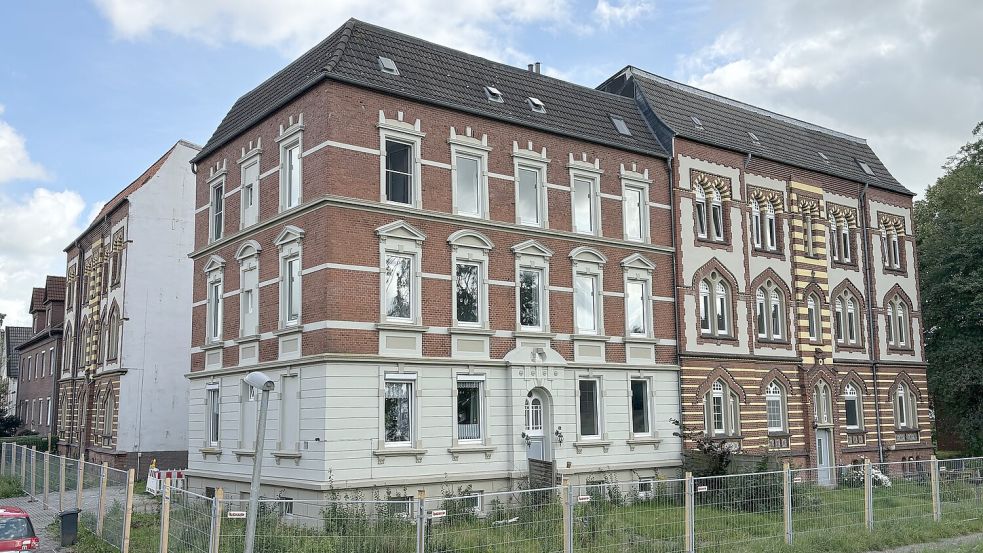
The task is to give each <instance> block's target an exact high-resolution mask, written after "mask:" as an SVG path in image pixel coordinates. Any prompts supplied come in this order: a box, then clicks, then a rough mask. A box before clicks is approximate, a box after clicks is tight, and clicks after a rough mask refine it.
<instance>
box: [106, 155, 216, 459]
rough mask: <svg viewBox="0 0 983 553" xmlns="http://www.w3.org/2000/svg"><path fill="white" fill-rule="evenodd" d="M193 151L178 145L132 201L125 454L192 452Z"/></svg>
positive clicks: (123, 395) (123, 393)
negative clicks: (189, 416) (189, 374)
mask: <svg viewBox="0 0 983 553" xmlns="http://www.w3.org/2000/svg"><path fill="white" fill-rule="evenodd" d="M195 153H197V151H196V150H195V149H193V148H191V147H189V146H186V145H184V144H183V143H178V144H177V145H176V146H175V147H174V150H173V151H172V152H171V154H170V156H169V157H168V159H167V160H166V161H165V162H164V164H163V165H162V167H161V168H160V170H159V171H158V172H157V174H155V175H154V176H153V177H152V178H151V180H150V181H148V182H147V183H146V184H145V185H144V186H143V187H141V188H140V189H139V190H137V191H136V192H134V193H133V194H131V195H130V198H129V199H130V207H129V216H128V231H127V232H128V234H127V237H126V238H127V239H128V240H130V243H129V244H128V246H127V251H126V264H125V268H126V271H125V274H124V275H123V278H124V279H125V282H124V288H125V291H126V292H125V297H124V300H123V312H124V314H125V316H126V318H127V319H128V320H126V321H125V322H124V324H123V334H122V348H123V350H122V359H121V362H122V365H123V368H125V369H128V372H127V373H126V374H125V375H124V376H123V377H122V379H121V382H120V396H119V399H120V405H119V412H120V413H121V414H125V415H126V416H120V417H119V435H118V442H117V443H118V445H117V447H118V449H119V450H120V451H135V450H140V451H181V450H185V449H187V444H188V441H187V435H188V434H187V413H188V395H187V394H188V384H187V380H186V379H185V377H184V374H185V373H187V372H188V371H189V369H190V358H189V356H188V345H189V344H190V343H191V283H192V262H191V260H190V259H189V258H188V252H190V251H191V250H192V249H193V247H194V192H195V177H194V175H193V174H192V173H191V165H190V163H189V162H190V160H191V158H192V157H193V156H194V155H195Z"/></svg>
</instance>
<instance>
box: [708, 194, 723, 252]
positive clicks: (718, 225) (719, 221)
mask: <svg viewBox="0 0 983 553" xmlns="http://www.w3.org/2000/svg"><path fill="white" fill-rule="evenodd" d="M710 219H711V223H712V227H713V239H714V240H717V241H723V239H724V208H723V203H722V202H721V200H720V191H719V190H717V189H716V188H714V189H713V196H712V203H711V204H710Z"/></svg>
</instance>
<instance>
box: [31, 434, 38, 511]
mask: <svg viewBox="0 0 983 553" xmlns="http://www.w3.org/2000/svg"><path fill="white" fill-rule="evenodd" d="M37 500H38V450H37V446H33V445H32V446H31V501H37Z"/></svg>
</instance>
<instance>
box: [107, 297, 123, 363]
mask: <svg viewBox="0 0 983 553" xmlns="http://www.w3.org/2000/svg"><path fill="white" fill-rule="evenodd" d="M119 335H120V320H119V311H118V310H117V309H116V308H115V307H113V310H112V312H111V313H110V314H109V324H108V326H107V327H106V360H107V361H115V360H116V358H117V357H118V356H119Z"/></svg>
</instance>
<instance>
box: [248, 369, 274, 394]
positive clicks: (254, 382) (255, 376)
mask: <svg viewBox="0 0 983 553" xmlns="http://www.w3.org/2000/svg"><path fill="white" fill-rule="evenodd" d="M242 380H243V381H244V382H245V383H246V384H249V385H250V386H252V387H253V388H256V389H257V390H260V391H266V392H272V391H273V379H272V378H270V377H268V376H266V374H264V373H262V372H260V371H253V372H251V373H249V374H247V375H246V376H245V378H243V379H242Z"/></svg>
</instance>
